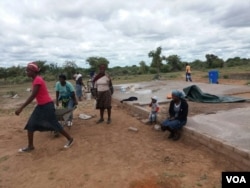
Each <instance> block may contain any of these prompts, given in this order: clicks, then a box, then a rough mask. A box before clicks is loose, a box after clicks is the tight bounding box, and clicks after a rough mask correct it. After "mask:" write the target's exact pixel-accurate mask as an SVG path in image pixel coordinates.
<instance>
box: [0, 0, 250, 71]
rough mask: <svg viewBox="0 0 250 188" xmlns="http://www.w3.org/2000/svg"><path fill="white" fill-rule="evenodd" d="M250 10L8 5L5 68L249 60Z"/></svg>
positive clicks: (3, 12) (196, 3) (88, 0)
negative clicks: (153, 54) (159, 56)
mask: <svg viewBox="0 0 250 188" xmlns="http://www.w3.org/2000/svg"><path fill="white" fill-rule="evenodd" d="M249 8H250V2H248V1H244V2H241V3H239V1H237V0H227V1H226V2H225V1H217V0H210V1H203V0H189V1H183V0H155V1H149V0H137V1H133V0H127V1H123V0H115V1H114V0H113V1H111V0H102V1H97V0H75V1H68V0H11V1H9V0H1V1H0V25H1V30H0V66H12V65H18V64H20V65H25V64H26V63H28V62H29V61H34V60H47V61H48V62H53V63H58V64H63V63H64V62H65V61H67V60H75V61H76V63H77V64H78V65H79V66H81V67H86V62H85V60H86V59H87V58H88V57H91V56H103V57H105V58H107V59H108V60H109V61H110V65H111V66H125V65H134V64H137V65H138V64H139V62H140V61H141V60H143V61H145V62H147V63H148V64H149V63H150V62H151V59H150V58H149V57H148V52H149V51H151V50H155V49H156V47H158V46H161V47H162V49H163V51H162V53H163V55H165V56H168V55H172V54H176V55H179V56H180V57H181V59H182V60H184V61H193V60H195V59H200V60H204V59H205V55H206V54H207V53H213V54H215V55H218V56H219V57H220V58H224V59H226V58H229V57H235V56H239V57H242V58H243V57H247V58H249V57H250V55H249V53H248V51H249V47H250V45H249V42H250V39H249V33H250V14H249V11H248V10H249Z"/></svg>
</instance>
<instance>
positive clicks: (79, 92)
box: [76, 84, 83, 97]
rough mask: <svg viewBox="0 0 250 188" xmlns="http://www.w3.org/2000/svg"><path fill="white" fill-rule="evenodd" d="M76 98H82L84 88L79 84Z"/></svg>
mask: <svg viewBox="0 0 250 188" xmlns="http://www.w3.org/2000/svg"><path fill="white" fill-rule="evenodd" d="M76 96H77V97H82V96H83V95H82V86H81V85H79V84H76Z"/></svg>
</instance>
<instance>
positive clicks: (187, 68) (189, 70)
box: [186, 65, 191, 73]
mask: <svg viewBox="0 0 250 188" xmlns="http://www.w3.org/2000/svg"><path fill="white" fill-rule="evenodd" d="M186 73H191V67H190V65H187V66H186Z"/></svg>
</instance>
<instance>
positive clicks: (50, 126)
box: [24, 102, 63, 132]
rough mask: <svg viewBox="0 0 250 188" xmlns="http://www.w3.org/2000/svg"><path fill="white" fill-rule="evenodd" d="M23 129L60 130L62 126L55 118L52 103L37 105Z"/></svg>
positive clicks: (32, 130)
mask: <svg viewBox="0 0 250 188" xmlns="http://www.w3.org/2000/svg"><path fill="white" fill-rule="evenodd" d="M24 129H26V130H28V131H31V132H34V131H58V132H59V131H60V130H62V129H63V127H62V125H61V124H60V123H59V122H58V120H57V118H56V114H55V106H54V103H53V102H50V103H47V104H44V105H37V106H36V107H35V109H34V111H33V112H32V114H31V116H30V118H29V120H28V123H27V124H26V126H25V128H24Z"/></svg>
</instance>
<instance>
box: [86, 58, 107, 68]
mask: <svg viewBox="0 0 250 188" xmlns="http://www.w3.org/2000/svg"><path fill="white" fill-rule="evenodd" d="M86 61H87V62H88V63H89V66H90V67H91V69H94V70H96V71H97V70H98V68H99V66H100V65H102V64H104V65H106V67H107V68H108V64H109V61H108V60H107V59H106V58H104V57H89V58H88V59H87V60H86Z"/></svg>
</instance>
